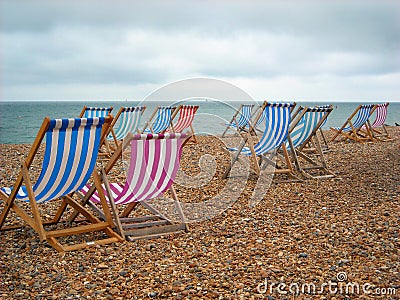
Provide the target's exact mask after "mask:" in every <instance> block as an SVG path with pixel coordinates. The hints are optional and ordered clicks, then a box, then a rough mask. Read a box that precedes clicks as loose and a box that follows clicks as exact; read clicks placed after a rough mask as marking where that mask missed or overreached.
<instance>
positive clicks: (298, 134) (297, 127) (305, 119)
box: [285, 106, 332, 148]
mask: <svg viewBox="0 0 400 300" xmlns="http://www.w3.org/2000/svg"><path fill="white" fill-rule="evenodd" d="M300 109H301V111H300V114H299V115H298V117H297V118H295V119H294V120H293V122H294V127H293V128H290V129H289V131H290V134H289V136H290V139H291V141H292V145H293V147H294V148H297V147H298V146H300V145H302V144H303V143H304V142H306V141H308V140H309V138H310V137H311V136H312V135H313V134H315V132H316V131H317V130H318V128H320V127H321V126H322V125H323V124H324V122H325V121H326V118H327V116H328V115H329V114H330V112H331V111H332V107H331V106H321V107H304V108H303V107H300ZM285 145H286V146H287V147H288V148H290V144H289V142H288V141H286V142H285Z"/></svg>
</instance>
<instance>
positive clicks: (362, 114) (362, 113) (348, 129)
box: [330, 104, 376, 143]
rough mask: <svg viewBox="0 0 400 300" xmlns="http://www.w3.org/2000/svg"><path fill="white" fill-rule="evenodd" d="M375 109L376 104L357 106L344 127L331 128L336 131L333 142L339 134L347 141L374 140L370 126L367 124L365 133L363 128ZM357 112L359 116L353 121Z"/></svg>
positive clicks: (361, 141) (362, 141)
mask: <svg viewBox="0 0 400 300" xmlns="http://www.w3.org/2000/svg"><path fill="white" fill-rule="evenodd" d="M375 109H376V105H373V104H368V105H359V106H357V108H356V109H355V110H354V112H353V113H352V114H351V115H350V117H349V118H348V119H347V120H346V122H345V123H344V124H343V126H342V127H331V128H330V129H331V130H332V131H334V132H335V134H334V136H333V137H332V139H331V142H333V141H334V140H335V139H336V138H337V137H338V136H339V135H341V136H342V137H343V139H344V140H345V141H346V140H353V141H356V142H360V143H364V142H371V141H374V137H373V135H372V133H371V130H370V129H369V126H366V130H365V132H364V133H363V132H361V128H362V127H363V126H364V125H366V124H367V121H368V119H369V117H370V116H371V115H372V113H373V112H374V110H375ZM356 114H357V117H356V119H355V120H354V121H353V118H354V116H355V115H356Z"/></svg>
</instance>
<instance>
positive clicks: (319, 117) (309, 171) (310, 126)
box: [285, 106, 334, 179]
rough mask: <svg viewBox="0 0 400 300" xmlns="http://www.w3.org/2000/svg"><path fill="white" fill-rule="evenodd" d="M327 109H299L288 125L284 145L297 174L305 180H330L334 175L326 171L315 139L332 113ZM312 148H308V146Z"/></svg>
mask: <svg viewBox="0 0 400 300" xmlns="http://www.w3.org/2000/svg"><path fill="white" fill-rule="evenodd" d="M332 109H333V108H332V106H329V107H327V108H326V107H300V108H299V110H298V112H299V113H298V114H297V116H296V117H295V118H294V119H293V121H292V123H291V124H290V128H289V134H288V137H287V140H286V142H285V145H286V147H287V149H288V150H289V151H290V153H291V155H292V157H293V160H294V164H295V166H296V168H297V170H298V171H299V172H301V173H302V174H303V175H304V176H305V177H307V178H314V179H318V178H330V177H333V176H334V174H333V173H332V172H331V171H329V170H328V168H327V164H326V161H325V158H324V154H323V151H322V147H321V144H320V142H319V140H318V137H317V132H318V129H319V128H321V126H322V125H323V124H324V122H325V121H326V119H327V117H328V116H329V114H330V113H331V111H332ZM311 143H312V144H313V145H314V147H313V148H310V147H309V145H310V144H311Z"/></svg>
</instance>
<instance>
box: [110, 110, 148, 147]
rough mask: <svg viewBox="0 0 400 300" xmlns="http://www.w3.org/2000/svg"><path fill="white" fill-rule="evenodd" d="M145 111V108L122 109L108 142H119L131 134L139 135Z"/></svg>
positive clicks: (116, 117) (115, 119)
mask: <svg viewBox="0 0 400 300" xmlns="http://www.w3.org/2000/svg"><path fill="white" fill-rule="evenodd" d="M145 109H146V107H145V106H134V107H121V108H120V110H119V111H118V113H117V115H116V116H115V118H114V120H113V122H112V124H111V128H112V133H111V134H110V135H108V137H107V140H109V141H110V140H114V141H115V142H117V141H121V140H123V139H124V138H125V137H126V136H127V134H128V133H129V132H132V133H138V130H139V125H140V121H141V119H142V115H143V112H144V111H145Z"/></svg>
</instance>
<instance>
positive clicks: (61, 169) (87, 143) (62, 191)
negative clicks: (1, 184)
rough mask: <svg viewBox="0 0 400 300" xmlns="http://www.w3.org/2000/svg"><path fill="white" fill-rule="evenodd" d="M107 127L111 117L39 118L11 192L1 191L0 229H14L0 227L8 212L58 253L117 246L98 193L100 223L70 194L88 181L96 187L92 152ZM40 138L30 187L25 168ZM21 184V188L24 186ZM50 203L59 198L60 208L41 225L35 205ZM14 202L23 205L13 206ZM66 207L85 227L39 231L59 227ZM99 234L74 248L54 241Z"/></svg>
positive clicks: (102, 198) (4, 189) (5, 189)
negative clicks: (38, 158) (40, 152)
mask: <svg viewBox="0 0 400 300" xmlns="http://www.w3.org/2000/svg"><path fill="white" fill-rule="evenodd" d="M110 123H111V118H103V117H101V118H82V119H81V118H79V119H53V120H50V119H49V118H45V119H44V121H43V124H42V126H41V128H40V130H39V133H38V135H37V137H36V139H35V141H34V143H33V146H32V149H31V151H30V152H29V155H28V157H27V159H26V160H25V161H24V163H23V164H22V167H21V172H20V174H19V176H18V178H17V180H16V182H15V184H14V186H13V188H2V189H1V191H0V199H1V200H2V201H4V202H5V207H4V209H3V211H2V213H1V215H0V229H2V230H6V229H12V228H15V226H12V227H11V228H10V227H6V226H3V225H4V224H5V221H6V218H7V216H9V212H10V210H13V211H14V212H15V213H16V214H17V215H18V216H19V217H20V218H21V219H23V220H24V221H25V222H26V223H27V224H28V225H29V226H30V227H32V228H33V229H34V230H35V231H36V232H37V233H38V234H39V237H40V240H41V241H44V240H46V241H47V242H48V243H49V244H50V245H51V246H52V247H54V248H55V249H56V250H57V251H59V252H64V251H71V250H77V249H81V248H85V247H88V246H92V245H102V244H109V243H113V242H118V241H122V238H121V237H120V236H119V235H118V234H117V233H116V232H114V231H113V230H112V226H113V222H112V216H111V212H110V210H109V207H108V205H107V202H106V199H105V197H104V193H103V192H101V193H99V199H100V202H101V206H102V210H103V213H104V215H105V221H100V220H99V219H98V218H97V217H95V216H94V215H93V214H92V213H91V212H90V211H89V210H87V208H85V207H83V206H82V205H80V204H79V203H78V202H77V201H76V200H75V199H74V198H73V195H74V193H75V192H76V191H78V190H80V189H81V188H82V187H83V186H84V185H85V184H86V183H87V182H88V180H89V179H90V177H92V179H93V181H94V184H95V185H96V186H99V187H100V186H101V181H100V178H99V175H98V173H97V169H96V159H97V155H98V148H99V146H100V144H101V142H102V140H103V139H104V138H105V133H106V132H107V128H106V127H107V126H109V125H110ZM44 138H45V143H46V145H45V152H44V156H43V162H42V168H41V173H40V175H39V177H38V179H37V181H36V183H35V184H32V182H31V173H30V171H29V169H30V168H31V167H32V162H33V160H34V158H35V156H36V154H37V152H38V149H39V146H40V144H41V142H42V140H43V139H44ZM23 183H25V185H24V186H23V185H22V184H23ZM55 199H61V200H62V203H61V204H60V206H59V208H58V210H57V212H56V214H55V216H54V218H53V219H52V220H50V221H47V222H43V221H42V217H41V215H40V210H39V204H42V205H45V204H46V203H48V201H50V200H55ZM16 200H19V201H25V202H27V203H18V204H17V203H16V202H17V201H16ZM68 206H71V207H72V208H73V209H74V210H75V211H76V212H78V213H80V214H81V215H82V216H83V217H85V220H86V221H87V223H89V224H86V225H82V224H80V226H73V227H69V228H65V229H56V230H54V229H53V230H45V225H46V226H47V225H57V224H58V225H60V224H61V223H62V221H61V217H62V216H63V214H64V213H65V212H66V209H67V207H68ZM18 227H21V226H17V228H18ZM99 231H103V232H104V233H105V235H107V238H103V239H98V240H94V241H90V242H83V243H79V244H74V245H70V244H69V243H64V244H62V243H61V242H60V241H59V238H61V237H68V236H74V235H78V234H88V233H94V232H99Z"/></svg>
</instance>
